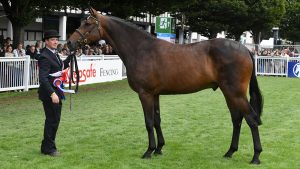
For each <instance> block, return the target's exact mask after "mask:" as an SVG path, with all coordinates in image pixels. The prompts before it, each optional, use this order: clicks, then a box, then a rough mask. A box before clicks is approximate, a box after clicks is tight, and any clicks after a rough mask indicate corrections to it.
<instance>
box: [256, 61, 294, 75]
mask: <svg viewBox="0 0 300 169" xmlns="http://www.w3.org/2000/svg"><path fill="white" fill-rule="evenodd" d="M289 62H300V57H276V56H275V57H271V56H255V72H256V75H269V76H286V77H287V76H288V63H289Z"/></svg>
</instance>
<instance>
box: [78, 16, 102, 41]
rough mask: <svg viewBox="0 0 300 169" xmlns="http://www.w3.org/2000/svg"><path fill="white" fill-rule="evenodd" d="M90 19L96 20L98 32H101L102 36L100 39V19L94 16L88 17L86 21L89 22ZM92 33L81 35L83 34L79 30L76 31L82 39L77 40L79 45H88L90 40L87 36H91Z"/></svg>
mask: <svg viewBox="0 0 300 169" xmlns="http://www.w3.org/2000/svg"><path fill="white" fill-rule="evenodd" d="M89 18H92V19H94V20H95V24H96V25H97V28H98V31H99V35H100V37H101V25H100V22H99V21H98V19H97V18H96V17H94V16H92V15H90V16H88V17H87V19H86V20H88V19H89ZM92 30H94V29H92ZM92 30H91V31H92ZM91 31H88V32H85V33H84V34H83V33H81V32H80V31H79V29H75V32H77V33H78V34H79V35H80V37H81V38H80V39H78V40H77V42H78V43H79V44H81V45H83V44H87V43H88V39H87V38H86V36H87V35H88V34H90V33H91Z"/></svg>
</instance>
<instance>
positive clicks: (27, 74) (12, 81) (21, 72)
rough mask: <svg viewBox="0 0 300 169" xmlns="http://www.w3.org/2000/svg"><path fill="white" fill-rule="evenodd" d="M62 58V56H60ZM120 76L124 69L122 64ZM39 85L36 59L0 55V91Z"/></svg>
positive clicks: (98, 57) (109, 57) (83, 58)
mask: <svg viewBox="0 0 300 169" xmlns="http://www.w3.org/2000/svg"><path fill="white" fill-rule="evenodd" d="M62 59H64V58H62ZM101 60H120V58H119V56H118V55H82V56H80V57H78V61H101ZM122 77H123V78H126V69H125V66H124V64H123V66H122ZM38 87H39V72H38V61H37V60H33V59H30V56H25V57H0V92H2V91H10V90H24V91H28V90H29V89H30V88H38Z"/></svg>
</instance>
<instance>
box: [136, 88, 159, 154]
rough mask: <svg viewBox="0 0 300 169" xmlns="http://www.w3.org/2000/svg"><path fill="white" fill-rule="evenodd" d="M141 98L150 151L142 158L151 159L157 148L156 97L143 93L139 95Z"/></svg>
mask: <svg viewBox="0 0 300 169" xmlns="http://www.w3.org/2000/svg"><path fill="white" fill-rule="evenodd" d="M139 98H140V100H141V103H142V106H143V110H144V117H145V124H146V129H147V132H148V142H149V145H148V149H147V150H146V152H145V153H144V155H143V156H142V158H150V157H151V154H152V152H153V151H154V150H155V148H156V143H155V137H154V129H153V126H154V96H153V95H151V94H149V93H146V92H141V93H139Z"/></svg>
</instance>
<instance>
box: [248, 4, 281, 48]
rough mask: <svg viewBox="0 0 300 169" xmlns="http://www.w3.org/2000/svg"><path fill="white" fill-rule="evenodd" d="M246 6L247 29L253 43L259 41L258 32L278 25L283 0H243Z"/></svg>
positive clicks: (267, 30) (264, 31)
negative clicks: (249, 31)
mask: <svg viewBox="0 0 300 169" xmlns="http://www.w3.org/2000/svg"><path fill="white" fill-rule="evenodd" d="M245 3H246V5H247V6H248V15H249V19H248V20H247V22H249V23H250V24H249V27H248V30H251V32H252V35H253V39H254V43H255V44H259V43H260V34H261V33H266V32H267V33H268V32H270V31H271V29H272V27H275V26H279V23H280V21H281V18H282V17H283V15H284V13H285V0H245Z"/></svg>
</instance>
